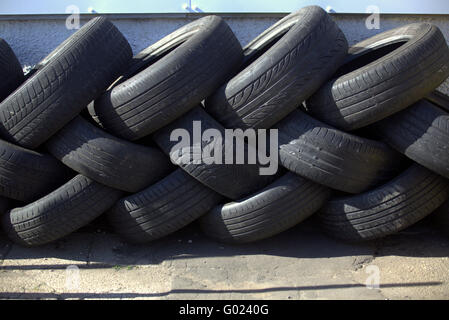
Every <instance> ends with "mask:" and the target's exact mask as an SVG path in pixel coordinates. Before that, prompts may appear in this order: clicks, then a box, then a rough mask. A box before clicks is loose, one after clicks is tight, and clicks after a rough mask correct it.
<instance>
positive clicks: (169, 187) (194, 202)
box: [107, 169, 223, 243]
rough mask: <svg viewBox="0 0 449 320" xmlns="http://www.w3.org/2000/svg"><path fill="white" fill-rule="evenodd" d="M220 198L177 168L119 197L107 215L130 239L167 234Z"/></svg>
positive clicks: (207, 208) (135, 240)
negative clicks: (133, 191) (135, 190)
mask: <svg viewBox="0 0 449 320" xmlns="http://www.w3.org/2000/svg"><path fill="white" fill-rule="evenodd" d="M222 199H223V197H222V196H220V195H219V194H218V193H216V192H214V191H212V190H211V189H209V188H208V187H206V186H203V185H202V184H201V183H200V182H198V181H196V180H195V179H193V178H192V177H191V176H190V175H188V174H187V173H185V172H184V171H183V170H181V169H177V170H175V171H174V172H173V173H172V174H170V175H168V176H167V177H166V178H164V179H162V180H161V181H159V182H157V183H156V184H154V185H152V186H150V187H148V188H146V189H145V190H142V191H141V192H139V193H136V194H133V195H130V196H128V197H125V198H122V199H120V200H119V201H117V203H116V204H115V205H114V206H113V207H112V209H111V210H109V212H108V214H107V216H108V220H109V222H110V224H111V225H112V227H113V228H114V230H115V231H116V232H117V233H118V234H119V235H121V236H122V237H123V238H125V239H127V240H128V241H131V242H134V243H144V242H150V241H153V240H156V239H159V238H162V237H164V236H166V235H168V234H171V233H173V232H175V231H177V230H179V229H181V228H183V227H184V226H186V225H188V224H190V223H191V222H193V221H194V220H196V219H198V218H199V217H200V216H202V215H203V214H205V213H206V212H208V211H209V210H210V209H212V208H213V207H214V206H215V205H217V204H218V203H220V201H221V200H222Z"/></svg>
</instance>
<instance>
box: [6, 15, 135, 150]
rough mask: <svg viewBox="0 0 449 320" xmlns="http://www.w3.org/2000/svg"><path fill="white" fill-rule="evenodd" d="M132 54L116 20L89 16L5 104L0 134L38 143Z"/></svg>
mask: <svg viewBox="0 0 449 320" xmlns="http://www.w3.org/2000/svg"><path fill="white" fill-rule="evenodd" d="M131 56H132V52H131V47H130V46H129V44H128V42H127V41H126V39H125V38H124V37H123V35H122V34H121V33H120V31H119V30H118V29H117V28H116V27H115V26H114V25H113V24H112V23H111V22H109V21H108V20H106V19H105V18H102V17H98V18H94V19H92V20H90V21H89V22H88V23H87V24H85V25H84V26H83V27H82V28H81V29H80V30H78V31H77V32H76V33H74V34H73V35H72V36H70V37H69V38H68V39H67V40H65V41H64V42H63V43H62V44H61V45H59V46H58V47H57V48H56V49H55V50H53V52H52V53H51V54H50V55H49V56H47V57H46V58H45V59H44V60H43V61H42V62H41V63H40V64H41V67H39V69H38V71H37V72H36V73H35V74H33V75H32V76H31V77H30V78H29V79H28V80H27V81H26V82H25V83H23V84H22V85H21V86H20V87H19V88H18V89H17V90H16V91H14V93H12V94H11V95H10V96H9V97H8V98H6V99H5V100H4V101H3V102H2V103H1V104H0V134H1V135H2V136H3V138H5V139H7V140H9V141H11V142H13V143H16V144H19V145H22V146H24V147H26V148H30V149H34V148H37V147H38V146H39V145H41V144H42V143H43V142H45V141H46V140H47V139H49V138H50V137H51V136H52V135H53V134H54V133H56V132H57V131H58V130H59V129H61V128H62V127H63V126H64V125H65V124H67V123H68V122H69V121H70V120H72V119H73V118H74V117H75V116H76V115H77V114H78V113H80V111H81V110H82V109H84V108H85V107H86V106H87V104H88V103H89V102H90V101H92V100H93V99H95V98H96V97H97V96H99V95H100V94H101V93H102V92H103V91H104V90H106V88H107V87H108V86H109V85H110V84H111V83H112V82H113V81H114V80H115V79H116V78H117V77H118V76H119V75H120V74H121V73H122V72H123V71H124V70H125V69H126V67H127V66H128V64H129V62H130V61H131Z"/></svg>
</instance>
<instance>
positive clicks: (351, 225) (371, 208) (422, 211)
mask: <svg viewBox="0 0 449 320" xmlns="http://www.w3.org/2000/svg"><path fill="white" fill-rule="evenodd" d="M448 198H449V181H448V180H446V179H444V178H443V177H441V176H439V175H437V174H434V173H433V172H431V171H429V170H427V169H426V168H424V167H422V166H420V165H418V164H414V165H412V166H411V167H410V168H409V169H407V170H406V171H405V172H403V173H402V174H401V175H399V176H398V177H396V178H395V179H393V180H391V181H390V182H388V183H386V184H385V185H383V186H380V187H378V188H376V189H373V190H370V191H368V192H366V193H363V194H358V195H355V196H347V197H341V198H335V199H332V200H331V201H329V202H328V204H327V205H326V206H324V207H323V209H322V212H321V213H320V218H321V221H322V224H323V226H324V228H325V229H326V230H327V232H328V233H329V234H331V235H332V236H335V237H337V238H341V239H345V240H352V241H359V240H370V239H376V238H380V237H384V236H386V235H389V234H392V233H395V232H398V231H400V230H402V229H405V228H407V227H408V226H410V225H412V224H414V223H416V222H417V221H419V220H421V219H422V218H424V217H426V216H427V215H429V214H430V213H431V212H432V211H434V210H435V209H437V208H438V207H439V206H440V205H441V204H443V203H444V202H445V201H446V200H447V199H448Z"/></svg>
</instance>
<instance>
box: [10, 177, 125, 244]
mask: <svg viewBox="0 0 449 320" xmlns="http://www.w3.org/2000/svg"><path fill="white" fill-rule="evenodd" d="M122 195H123V193H122V192H121V191H118V190H114V189H112V188H109V187H106V186H103V185H101V184H99V183H97V182H95V181H93V180H91V179H89V178H86V177H84V176H82V175H77V176H76V177H74V178H73V179H72V180H70V181H69V182H67V183H66V184H64V185H63V186H62V187H60V188H58V189H56V190H55V191H53V192H52V193H50V194H48V195H46V196H45V197H43V198H41V199H39V200H37V201H35V202H33V203H30V204H28V205H26V206H25V207H22V208H16V209H13V210H11V211H9V212H8V214H6V215H3V217H2V227H3V229H4V230H5V232H6V233H7V235H8V237H9V238H10V239H11V240H12V241H14V242H15V243H18V244H21V245H24V246H30V247H31V246H38V245H43V244H46V243H49V242H51V241H54V240H57V239H59V238H62V237H64V236H66V235H68V234H70V233H72V232H74V231H76V230H77V229H79V228H81V227H82V226H85V225H86V224H88V223H89V222H91V221H92V220H94V219H95V218H96V217H98V216H99V215H100V214H102V213H103V212H105V211H106V210H107V209H109V208H110V207H111V206H112V205H113V204H114V203H115V202H116V201H117V200H118V199H120V197H121V196H122Z"/></svg>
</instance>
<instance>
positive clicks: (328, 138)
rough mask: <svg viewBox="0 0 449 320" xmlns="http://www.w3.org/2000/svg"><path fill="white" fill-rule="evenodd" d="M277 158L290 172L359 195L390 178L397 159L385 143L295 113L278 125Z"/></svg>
mask: <svg viewBox="0 0 449 320" xmlns="http://www.w3.org/2000/svg"><path fill="white" fill-rule="evenodd" d="M278 129H279V158H280V162H281V164H282V165H283V166H284V167H285V168H287V169H288V170H290V171H293V172H295V173H297V174H298V175H300V176H303V177H305V178H308V179H310V180H312V181H314V182H316V183H319V184H323V185H325V186H328V187H330V188H333V189H336V190H340V191H344V192H349V193H359V192H362V191H364V190H367V189H369V188H371V187H374V186H377V185H379V184H380V183H381V182H383V181H385V180H388V179H389V178H391V176H392V174H394V173H395V170H397V167H398V165H399V163H400V161H401V156H400V154H398V153H397V152H395V151H394V150H393V149H391V148H389V147H388V146H387V145H386V144H384V143H382V142H378V141H374V140H369V139H365V138H361V137H357V136H355V135H352V134H348V133H345V132H342V131H340V130H337V129H334V128H332V127H331V126H328V125H326V124H324V123H322V122H320V121H318V120H316V119H314V118H312V117H310V116H309V115H307V114H306V113H304V112H301V111H299V110H297V111H294V112H292V113H291V114H290V115H289V116H288V117H287V118H286V119H284V120H282V121H281V122H280V123H279V124H278Z"/></svg>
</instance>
